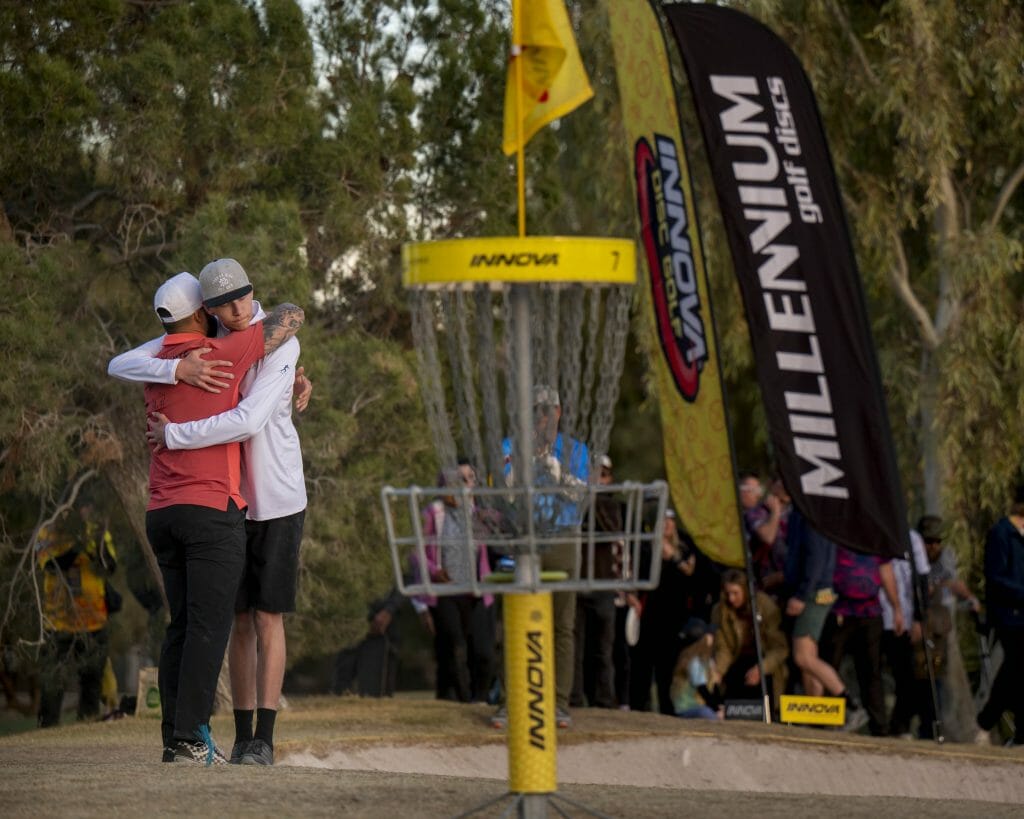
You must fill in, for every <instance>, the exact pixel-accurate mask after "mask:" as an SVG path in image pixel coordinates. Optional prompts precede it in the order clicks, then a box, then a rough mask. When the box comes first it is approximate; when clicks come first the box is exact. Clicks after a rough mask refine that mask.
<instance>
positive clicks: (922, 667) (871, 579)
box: [415, 456, 1024, 744]
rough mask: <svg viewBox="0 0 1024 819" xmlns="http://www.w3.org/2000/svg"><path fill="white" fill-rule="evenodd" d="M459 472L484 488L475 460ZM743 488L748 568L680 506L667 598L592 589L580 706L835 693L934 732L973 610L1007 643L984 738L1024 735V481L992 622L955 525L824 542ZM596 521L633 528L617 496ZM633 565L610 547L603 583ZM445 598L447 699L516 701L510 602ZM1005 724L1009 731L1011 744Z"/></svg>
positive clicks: (744, 481) (578, 679)
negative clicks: (879, 545) (858, 542)
mask: <svg viewBox="0 0 1024 819" xmlns="http://www.w3.org/2000/svg"><path fill="white" fill-rule="evenodd" d="M598 466H599V467H600V473H599V475H598V476H597V477H596V482H598V483H600V484H603V485H612V484H614V482H615V478H614V470H613V464H612V461H611V459H610V458H609V457H608V456H601V457H600V458H599V460H598ZM460 470H462V471H464V472H466V473H467V475H468V477H466V482H467V483H470V484H471V483H472V482H473V481H475V474H474V473H472V467H469V466H468V465H467V464H463V465H462V466H460ZM738 490H739V492H738V494H739V498H740V504H741V509H742V516H743V524H744V530H745V532H744V533H745V536H746V537H747V544H746V546H747V565H746V567H745V570H742V569H738V568H731V567H725V566H720V565H718V564H716V563H714V562H713V561H711V560H710V559H709V558H708V557H706V556H705V554H704V553H703V552H702V551H701V549H700V544H699V543H696V542H694V539H693V538H692V537H691V536H690V534H689V533H688V532H687V531H686V529H685V525H684V521H683V520H682V519H680V517H678V516H677V515H676V513H675V512H674V511H673V510H672V509H671V508H669V509H668V510H667V511H666V512H665V518H664V520H663V524H664V525H663V536H662V542H661V560H662V567H661V573H660V579H659V582H658V585H657V587H656V588H653V589H651V590H648V591H642V592H624V591H619V592H617V591H608V590H598V591H588V592H585V593H580V594H578V595H576V599H575V640H574V646H575V654H574V661H573V662H572V663H571V664H570V663H567V662H565V661H564V660H562V659H561V658H559V662H557V664H556V677H558V678H559V681H560V683H561V684H562V685H563V687H568V685H567V678H568V679H569V680H571V689H570V690H571V694H570V699H569V703H568V704H569V706H570V707H571V708H579V707H596V708H619V709H622V710H635V711H649V710H655V711H660V712H661V713H663V714H671V715H676V716H678V717H683V718H703V719H722V718H724V717H726V715H727V712H728V709H727V705H728V704H729V703H730V702H731V701H736V702H747V703H751V702H754V703H761V704H762V705H765V704H766V705H767V707H768V708H770V709H771V710H772V711H774V712H776V714H777V712H778V709H779V705H780V698H781V697H782V696H783V695H784V694H806V695H811V696H822V695H824V696H832V697H841V698H844V699H845V701H846V712H845V713H846V722H845V725H844V726H843V727H844V728H845V729H846V730H854V731H856V730H861V729H864V730H866V731H867V732H869V733H870V734H872V735H875V736H886V735H889V736H896V737H901V738H921V739H928V738H932V737H935V736H936V731H937V730H938V725H939V722H940V719H941V714H942V706H943V699H944V697H945V696H947V691H946V686H945V684H944V674H943V671H944V664H945V663H946V662H947V657H948V654H949V649H950V645H949V642H950V641H951V640H955V639H956V633H955V629H954V623H955V620H956V614H957V611H958V609H959V610H964V611H967V610H969V611H970V612H971V613H972V614H973V615H974V617H975V622H976V623H977V624H978V627H979V634H980V635H981V637H982V638H983V639H984V638H988V639H990V640H992V643H993V644H994V643H995V642H996V641H998V643H999V644H1000V645H1001V648H1002V653H1003V657H1004V659H1003V662H1002V665H1001V666H1000V669H999V673H998V675H997V676H996V677H995V678H994V679H990V680H989V688H990V691H989V692H988V697H987V702H982V701H979V706H982V705H983V706H984V707H983V708H981V710H980V713H979V714H978V718H977V726H976V741H978V742H989V741H991V738H992V737H993V736H1002V735H1005V734H1006V733H1010V734H1012V739H1011V740H1010V742H1014V743H1016V744H1020V743H1022V742H1024V733H1022V731H1024V728H1022V727H1021V726H1022V725H1024V707H1022V706H1024V665H1022V662H1024V648H1022V646H1024V534H1022V532H1024V486H1022V487H1020V488H1018V490H1017V491H1016V494H1015V497H1014V502H1013V504H1012V505H1011V508H1010V511H1009V513H1008V515H1007V516H1006V517H1005V518H1003V519H1001V520H1000V521H999V522H998V523H997V524H996V525H995V526H994V527H993V528H992V530H991V532H990V533H989V536H988V539H987V542H986V549H985V579H986V592H987V597H988V611H987V616H988V620H987V623H986V620H985V618H984V616H983V609H982V606H981V604H980V602H979V600H978V597H977V596H976V595H975V594H974V593H973V592H972V591H971V589H970V588H969V587H968V586H967V584H966V583H965V582H964V580H963V579H962V578H961V577H960V576H959V573H958V570H957V565H956V557H955V554H954V552H953V551H952V549H951V548H950V547H949V546H947V545H945V544H944V542H943V540H944V534H945V525H944V523H943V521H942V519H941V518H939V517H937V516H935V515H926V516H924V517H922V518H921V519H920V520H919V521H918V523H917V526H916V527H915V528H914V529H913V530H911V531H910V533H909V535H910V536H909V542H910V543H911V547H912V548H911V553H909V554H907V555H905V556H904V557H903V558H899V559H889V558H886V557H881V556H878V555H872V554H865V553H861V552H859V551H856V550H853V549H850V548H847V547H845V546H842V545H837V544H834V543H832V542H830V541H829V540H828V539H826V538H825V537H824V536H822V535H821V534H819V533H818V532H816V531H815V530H814V529H813V527H812V526H811V525H810V524H809V522H808V521H807V520H806V519H805V518H804V517H803V516H802V515H801V514H800V512H799V510H798V509H796V507H795V506H794V505H793V503H792V500H791V498H790V496H789V495H788V493H787V492H786V489H785V487H784V485H783V483H782V481H781V480H779V479H774V480H771V481H769V482H767V484H765V483H763V482H762V480H761V479H760V478H759V476H758V475H756V474H754V473H751V472H745V473H742V474H741V475H740V477H739V484H738ZM443 503H444V501H437V502H435V504H433V505H432V506H431V507H429V508H428V509H425V510H424V532H426V533H428V540H429V539H430V538H429V533H432V532H440V531H441V530H442V529H443V527H444V526H447V525H449V524H448V523H447V521H451V520H453V519H454V518H455V517H456V516H454V515H449V516H448V517H447V518H446V517H445V516H444V511H443V508H442V507H443ZM593 514H594V515H595V521H594V528H595V530H597V531H603V532H615V531H621V530H622V528H623V526H622V517H621V516H622V510H621V508H620V507H619V506H618V504H617V503H616V500H615V497H614V495H612V494H600V495H598V497H597V503H595V506H594V509H593ZM439 521H442V522H439ZM623 557H624V556H623V554H622V550H621V549H620V548H617V546H616V544H607V543H605V544H602V545H599V547H598V548H597V549H596V550H595V554H594V557H593V560H594V567H593V576H594V577H595V578H600V579H607V578H615V577H623V576H626V575H627V574H628V573H629V572H630V567H629V566H628V565H626V563H625V562H624V560H623ZM478 558H479V559H478V562H477V564H478V571H479V576H480V577H481V578H482V577H484V576H486V574H487V573H489V572H490V571H491V568H492V567H491V564H492V563H493V562H494V560H495V559H496V556H493V555H489V554H488V550H487V549H486V548H484V547H483V546H481V548H480V552H479V555H478ZM428 559H429V560H430V561H431V563H432V565H431V566H430V567H429V571H430V572H431V576H432V578H433V579H435V580H438V579H440V580H442V581H443V579H444V578H445V574H444V568H443V563H444V560H443V556H442V555H440V553H439V552H438V551H437V550H436V549H431V550H430V552H429V557H428ZM443 600H444V598H438V599H436V600H433V599H432V600H425V599H421V600H417V601H415V603H416V606H417V608H418V609H419V610H420V611H426V612H429V613H431V614H433V619H434V629H433V631H434V635H435V646H436V651H437V667H438V678H437V679H438V686H437V696H438V697H439V698H444V699H454V700H459V701H464V702H474V701H488V702H491V703H492V704H499V703H500V696H501V694H500V688H501V686H500V682H498V681H499V680H500V669H499V666H500V663H501V651H500V617H497V616H495V615H496V610H497V609H499V608H500V600H499V604H498V605H494V604H493V601H492V600H491V599H490V598H482V599H479V598H478V599H473V598H469V599H462V598H453V599H451V600H449V601H446V602H442V601H443ZM445 606H451V607H452V609H453V610H454V611H457V612H458V614H457V615H454V614H453V616H451V617H447V616H446V617H445V618H440V619H442V622H445V621H447V622H448V625H446V626H445V627H444V628H443V629H442V628H440V627H439V624H438V620H439V617H438V615H439V614H440V610H441V608H443V607H445ZM637 624H638V625H639V628H637ZM986 656H987V655H986ZM887 692H888V695H887ZM980 694H981V695H984V694H985V692H984V691H982V692H980ZM560 705H561V703H560ZM1001 721H1002V722H1003V723H1004V725H1005V726H1009V728H1010V730H1009V732H1007V731H1003V732H1002V734H1001V735H997V734H994V733H993V729H995V728H996V727H997V724H998V723H1000V722H1001ZM1015 722H1016V727H1014V725H1015ZM495 724H496V725H502V724H504V723H503V722H502V721H501V720H500V719H499V720H498V721H496V722H495ZM559 724H560V725H562V726H563V727H565V725H566V724H570V723H569V722H568V719H566V720H564V721H563V720H562V719H561V718H560V720H559Z"/></svg>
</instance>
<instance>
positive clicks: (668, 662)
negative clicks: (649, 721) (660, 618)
mask: <svg viewBox="0 0 1024 819" xmlns="http://www.w3.org/2000/svg"><path fill="white" fill-rule="evenodd" d="M682 646H683V644H682V640H680V639H679V635H678V634H677V633H673V632H671V631H665V630H663V629H658V628H656V626H655V625H654V623H653V622H652V621H651V620H644V621H642V624H641V626H640V640H639V641H638V642H637V644H636V645H635V646H633V648H632V650H631V651H630V653H629V707H630V709H632V710H633V711H647V710H649V709H650V707H651V678H652V677H653V678H654V684H655V687H656V689H657V692H658V711H659V712H660V713H662V714H675V708H674V707H673V706H672V693H671V691H672V674H673V672H674V671H675V668H676V660H677V659H678V658H679V652H680V651H681V650H682Z"/></svg>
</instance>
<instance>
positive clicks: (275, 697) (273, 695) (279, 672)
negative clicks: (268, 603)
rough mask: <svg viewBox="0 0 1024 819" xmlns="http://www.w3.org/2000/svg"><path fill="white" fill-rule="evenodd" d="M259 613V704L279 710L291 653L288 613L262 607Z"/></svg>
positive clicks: (257, 697) (257, 667) (257, 634)
mask: <svg viewBox="0 0 1024 819" xmlns="http://www.w3.org/2000/svg"><path fill="white" fill-rule="evenodd" d="M255 614H256V630H255V634H256V642H257V644H258V645H259V653H258V655H257V658H256V667H255V673H256V679H255V684H254V686H253V690H254V691H255V693H256V705H258V706H259V707H260V708H270V709H272V710H274V711H276V710H277V708H278V706H279V705H280V702H281V686H282V685H283V683H284V666H285V659H286V656H287V652H286V646H285V634H284V615H283V614H279V613H273V612H266V611H258V610H257V611H256V612H255Z"/></svg>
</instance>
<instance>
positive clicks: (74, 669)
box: [39, 628, 110, 728]
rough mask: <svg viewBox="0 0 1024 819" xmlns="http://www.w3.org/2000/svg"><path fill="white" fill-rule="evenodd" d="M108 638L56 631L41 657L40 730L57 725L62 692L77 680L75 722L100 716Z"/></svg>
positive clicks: (103, 631)
mask: <svg viewBox="0 0 1024 819" xmlns="http://www.w3.org/2000/svg"><path fill="white" fill-rule="evenodd" d="M109 643H110V635H109V633H108V632H107V629H106V628H101V629H99V630H98V631H79V632H69V631H55V632H53V633H51V634H50V635H49V639H48V640H47V641H46V645H45V646H44V647H43V651H42V655H41V656H40V658H39V660H40V667H41V669H42V670H41V673H40V689H41V690H40V694H39V727H40V728H49V727H50V726H51V725H59V724H60V711H61V704H62V703H63V702H64V689H65V688H66V687H67V685H68V683H69V682H70V681H71V680H72V679H73V678H74V677H75V676H77V677H78V718H79V719H88V718H89V717H96V716H99V713H100V688H101V686H102V684H103V670H104V668H105V667H106V664H107V649H108V646H109Z"/></svg>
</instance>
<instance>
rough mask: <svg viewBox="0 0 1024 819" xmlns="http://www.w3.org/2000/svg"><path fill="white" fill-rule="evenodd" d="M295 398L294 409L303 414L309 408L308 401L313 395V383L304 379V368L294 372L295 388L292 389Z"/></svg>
mask: <svg viewBox="0 0 1024 819" xmlns="http://www.w3.org/2000/svg"><path fill="white" fill-rule="evenodd" d="M292 394H293V396H294V398H295V409H296V411H297V412H303V411H304V410H305V409H306V407H308V406H309V399H310V397H311V396H312V395H313V382H312V381H310V380H309V379H308V378H306V368H305V367H298V368H296V370H295V386H294V387H293V388H292Z"/></svg>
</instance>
